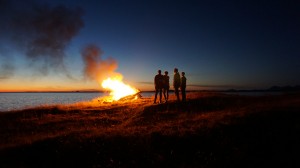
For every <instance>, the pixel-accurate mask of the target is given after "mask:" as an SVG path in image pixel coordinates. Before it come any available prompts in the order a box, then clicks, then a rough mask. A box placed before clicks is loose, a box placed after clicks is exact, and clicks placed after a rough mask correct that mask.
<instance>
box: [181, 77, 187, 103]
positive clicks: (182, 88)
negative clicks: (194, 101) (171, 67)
mask: <svg viewBox="0 0 300 168" xmlns="http://www.w3.org/2000/svg"><path fill="white" fill-rule="evenodd" d="M185 88H186V77H185V73H184V72H181V80H180V90H181V95H182V101H183V102H185V101H186V93H185Z"/></svg>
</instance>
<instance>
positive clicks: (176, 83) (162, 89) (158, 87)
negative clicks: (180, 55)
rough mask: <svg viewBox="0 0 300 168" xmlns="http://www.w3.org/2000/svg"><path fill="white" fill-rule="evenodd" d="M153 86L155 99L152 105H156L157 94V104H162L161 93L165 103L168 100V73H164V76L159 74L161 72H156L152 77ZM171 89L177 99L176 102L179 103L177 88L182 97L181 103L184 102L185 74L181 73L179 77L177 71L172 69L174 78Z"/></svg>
mask: <svg viewBox="0 0 300 168" xmlns="http://www.w3.org/2000/svg"><path fill="white" fill-rule="evenodd" d="M154 85H155V97H154V104H155V103H156V99H157V94H158V93H159V103H162V93H163V95H164V98H165V102H167V101H168V99H169V90H170V77H169V76H168V71H165V74H164V75H162V74H161V70H158V74H157V75H155V77H154ZM173 87H174V92H175V95H176V98H177V101H180V98H179V88H180V91H181V95H182V101H186V93H185V89H186V77H185V73H184V72H181V77H180V75H179V72H178V69H177V68H174V77H173Z"/></svg>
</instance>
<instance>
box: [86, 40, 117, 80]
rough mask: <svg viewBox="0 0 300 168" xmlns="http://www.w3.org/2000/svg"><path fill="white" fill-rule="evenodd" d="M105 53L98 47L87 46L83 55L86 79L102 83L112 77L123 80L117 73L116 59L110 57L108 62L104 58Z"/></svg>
mask: <svg viewBox="0 0 300 168" xmlns="http://www.w3.org/2000/svg"><path fill="white" fill-rule="evenodd" d="M102 55H103V51H102V50H101V49H100V48H99V47H97V46H96V45H92V44H91V45H88V46H86V47H85V48H84V49H83V51H82V53H81V56H82V59H83V62H84V76H85V78H86V79H89V80H95V81H97V82H102V81H103V80H104V79H106V78H108V77H110V76H117V77H118V78H121V79H122V75H121V74H119V73H117V72H115V70H116V69H117V68H118V63H117V61H116V60H115V59H113V58H111V57H109V58H107V59H106V60H104V59H103V58H102Z"/></svg>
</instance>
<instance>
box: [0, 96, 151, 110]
mask: <svg viewBox="0 0 300 168" xmlns="http://www.w3.org/2000/svg"><path fill="white" fill-rule="evenodd" d="M106 95H108V94H107V93H0V112H1V111H2V112H3V111H10V110H18V109H24V108H29V107H36V106H40V105H54V104H72V103H77V102H82V101H89V100H92V99H94V98H97V97H102V96H106ZM152 95H153V93H151V92H146V93H142V96H143V97H149V96H152Z"/></svg>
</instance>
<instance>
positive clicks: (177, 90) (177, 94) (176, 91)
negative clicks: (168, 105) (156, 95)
mask: <svg viewBox="0 0 300 168" xmlns="http://www.w3.org/2000/svg"><path fill="white" fill-rule="evenodd" d="M175 95H176V97H177V101H180V98H179V88H178V87H176V88H175Z"/></svg>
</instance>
